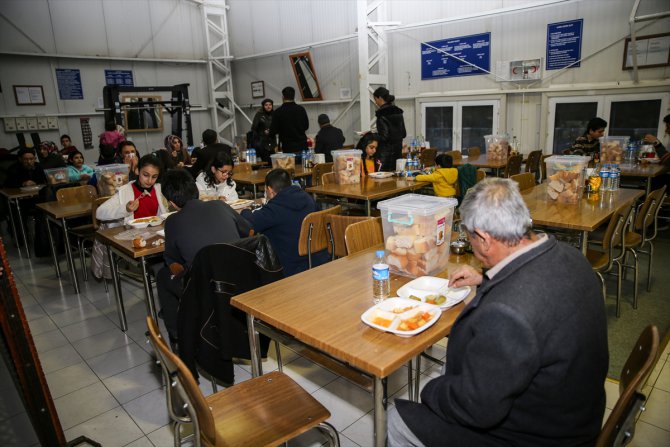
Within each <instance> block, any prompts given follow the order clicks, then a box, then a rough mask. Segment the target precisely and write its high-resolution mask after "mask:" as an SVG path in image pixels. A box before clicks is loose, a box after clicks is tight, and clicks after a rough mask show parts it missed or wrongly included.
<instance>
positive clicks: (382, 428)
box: [373, 377, 388, 447]
mask: <svg viewBox="0 0 670 447" xmlns="http://www.w3.org/2000/svg"><path fill="white" fill-rule="evenodd" d="M373 393H374V400H375V411H374V413H375V419H374V431H375V433H374V436H375V443H374V444H375V446H376V447H384V446H385V445H386V406H387V404H388V400H387V399H388V398H387V396H386V378H383V379H380V378H379V377H375V383H374V390H373Z"/></svg>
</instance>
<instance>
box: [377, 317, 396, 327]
mask: <svg viewBox="0 0 670 447" xmlns="http://www.w3.org/2000/svg"><path fill="white" fill-rule="evenodd" d="M392 322H393V320H387V319H386V318H382V317H379V316H378V317H375V318H374V320H372V324H376V325H377V326H381V327H389V326H390V325H391V323H392Z"/></svg>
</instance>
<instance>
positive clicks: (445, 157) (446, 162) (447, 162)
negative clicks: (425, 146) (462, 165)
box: [435, 154, 454, 168]
mask: <svg viewBox="0 0 670 447" xmlns="http://www.w3.org/2000/svg"><path fill="white" fill-rule="evenodd" d="M435 164H436V165H438V166H439V167H441V168H453V167H454V158H453V157H452V156H451V155H449V154H440V155H438V156H437V157H435Z"/></svg>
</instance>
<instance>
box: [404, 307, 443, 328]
mask: <svg viewBox="0 0 670 447" xmlns="http://www.w3.org/2000/svg"><path fill="white" fill-rule="evenodd" d="M433 315H435V313H434V312H431V311H428V312H423V311H421V312H417V313H416V314H414V315H413V316H411V317H409V318H405V319H404V320H400V324H398V327H397V330H399V331H413V330H415V329H418V328H420V327H421V326H423V325H425V324H426V323H428V322H429V321H430V320H431V318H433Z"/></svg>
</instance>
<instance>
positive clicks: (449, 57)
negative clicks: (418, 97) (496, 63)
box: [421, 33, 491, 80]
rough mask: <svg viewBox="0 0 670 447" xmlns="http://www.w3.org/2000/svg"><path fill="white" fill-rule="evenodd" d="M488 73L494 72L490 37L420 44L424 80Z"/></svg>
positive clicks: (471, 37)
mask: <svg viewBox="0 0 670 447" xmlns="http://www.w3.org/2000/svg"><path fill="white" fill-rule="evenodd" d="M436 48H437V49H439V50H442V51H438V50H437V49H436ZM445 53H448V54H445ZM454 56H455V57H454ZM459 59H461V60H459ZM463 61H466V62H463ZM471 64H472V65H471ZM489 71H491V33H482V34H473V35H470V36H462V37H452V38H450V39H444V40H435V41H433V42H426V43H422V44H421V79H423V80H426V79H437V78H449V77H454V76H472V75H480V74H487V73H488V72H489Z"/></svg>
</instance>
